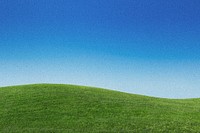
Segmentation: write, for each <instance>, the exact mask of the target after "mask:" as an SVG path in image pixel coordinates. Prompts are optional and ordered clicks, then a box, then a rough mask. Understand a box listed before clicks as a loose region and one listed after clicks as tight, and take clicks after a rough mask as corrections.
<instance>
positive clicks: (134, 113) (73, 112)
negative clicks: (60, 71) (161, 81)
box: [0, 84, 200, 133]
mask: <svg viewBox="0 0 200 133" xmlns="http://www.w3.org/2000/svg"><path fill="white" fill-rule="evenodd" d="M199 112H200V99H188V100H170V99H160V98H152V97H146V96H139V95H133V94H127V93H121V92H116V91H110V90H104V89H98V88H91V87H81V86H72V85H50V84H43V85H25V86H13V87H3V88H0V132H4V133H6V132H19V133H22V132H41V133H43V132H198V131H200V113H199Z"/></svg>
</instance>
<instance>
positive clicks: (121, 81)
mask: <svg viewBox="0 0 200 133" xmlns="http://www.w3.org/2000/svg"><path fill="white" fill-rule="evenodd" d="M199 53H200V1H199V0H175V1H174V0H167V1H164V0H151V1H149V0H84V1H83V0H14V1H13V0H1V1H0V86H10V85H20V84H33V83H62V84H77V85H86V86H96V87H102V88H108V89H113V90H118V91H123V92H128V93H134V94H142V95H148V96H155V97H164V98H197V97H200V54H199Z"/></svg>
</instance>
